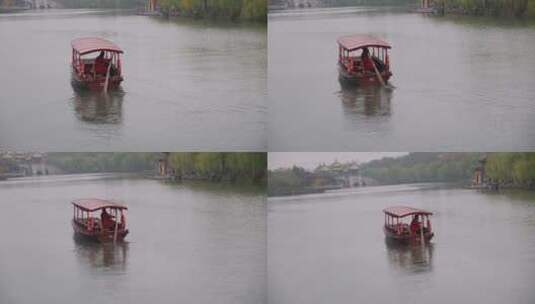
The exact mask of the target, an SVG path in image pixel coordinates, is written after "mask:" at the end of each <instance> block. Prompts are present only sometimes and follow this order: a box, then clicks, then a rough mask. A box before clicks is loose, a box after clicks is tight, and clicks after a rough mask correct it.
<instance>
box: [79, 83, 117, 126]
mask: <svg viewBox="0 0 535 304" xmlns="http://www.w3.org/2000/svg"><path fill="white" fill-rule="evenodd" d="M73 89H74V96H73V97H72V103H73V105H74V110H75V113H76V117H77V118H78V119H79V120H81V121H85V122H89V123H97V124H120V123H121V122H122V119H123V97H124V95H125V94H124V91H123V90H122V89H121V88H119V89H118V90H114V91H111V92H108V93H107V94H103V93H102V92H94V91H89V90H80V89H76V88H75V87H73Z"/></svg>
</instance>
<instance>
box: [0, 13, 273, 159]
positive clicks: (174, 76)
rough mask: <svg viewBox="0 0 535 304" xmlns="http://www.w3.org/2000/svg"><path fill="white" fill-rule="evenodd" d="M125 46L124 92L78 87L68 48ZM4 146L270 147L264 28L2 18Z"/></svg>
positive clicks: (110, 18) (59, 16)
mask: <svg viewBox="0 0 535 304" xmlns="http://www.w3.org/2000/svg"><path fill="white" fill-rule="evenodd" d="M86 36H99V37H104V38H107V39H109V40H112V41H114V42H116V43H117V44H118V45H119V46H120V47H121V48H123V49H124V51H125V54H124V56H123V61H122V63H123V74H124V77H125V81H124V82H123V84H122V90H120V91H117V92H114V93H111V94H109V96H105V97H103V96H102V94H99V93H96V94H95V93H80V92H76V91H74V90H73V88H72V87H71V84H70V80H71V73H70V60H71V47H70V42H71V40H72V39H74V38H77V37H86ZM0 41H1V46H0V66H2V69H1V70H0V83H1V85H0V145H2V146H3V147H4V148H10V149H18V150H47V151H50V150H53V151H147V149H149V150H151V151H152V150H158V151H175V150H225V151H227V150H229V151H235V150H265V149H266V137H265V124H266V115H267V107H266V104H265V103H266V100H265V99H266V94H267V88H266V87H267V85H266V61H267V54H266V48H267V43H266V26H265V25H259V24H251V23H241V24H234V23H226V22H217V23H216V22H206V21H189V20H180V21H176V20H175V21H168V20H166V19H163V18H152V17H147V16H136V15H132V14H126V13H120V12H116V11H97V10H46V11H40V12H36V11H30V12H25V13H20V14H1V15H0Z"/></svg>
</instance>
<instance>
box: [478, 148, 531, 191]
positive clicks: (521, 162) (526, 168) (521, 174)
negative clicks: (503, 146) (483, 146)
mask: <svg viewBox="0 0 535 304" xmlns="http://www.w3.org/2000/svg"><path fill="white" fill-rule="evenodd" d="M485 170H486V173H487V176H488V177H489V178H490V179H491V181H493V182H496V183H498V184H501V185H509V186H513V187H519V188H529V189H534V188H535V153H533V152H531V153H529V152H526V153H518V152H507V153H506V152H504V153H491V154H490V155H489V156H488V158H487V163H486V165H485Z"/></svg>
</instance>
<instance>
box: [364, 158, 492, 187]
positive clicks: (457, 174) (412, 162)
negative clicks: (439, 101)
mask: <svg viewBox="0 0 535 304" xmlns="http://www.w3.org/2000/svg"><path fill="white" fill-rule="evenodd" d="M481 157H482V154H481V153H455V152H452V153H430V152H416V153H409V154H408V155H406V156H402V157H397V158H383V159H379V160H373V161H371V162H368V163H365V164H363V165H362V166H361V174H362V175H364V176H367V177H370V178H373V179H375V180H377V181H378V182H379V183H381V184H401V183H422V182H467V181H469V180H470V179H471V176H472V174H473V171H474V169H475V167H476V166H477V165H478V161H479V159H480V158H481Z"/></svg>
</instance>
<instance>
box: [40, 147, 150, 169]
mask: <svg viewBox="0 0 535 304" xmlns="http://www.w3.org/2000/svg"><path fill="white" fill-rule="evenodd" d="M46 157H47V162H48V163H49V164H50V165H53V166H56V167H57V168H59V169H61V170H62V171H64V172H65V173H98V172H140V171H146V170H154V167H155V161H156V159H157V157H158V153H106V152H101V153H100V152H87V153H86V152H84V153H66V152H55V153H47V154H46Z"/></svg>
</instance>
